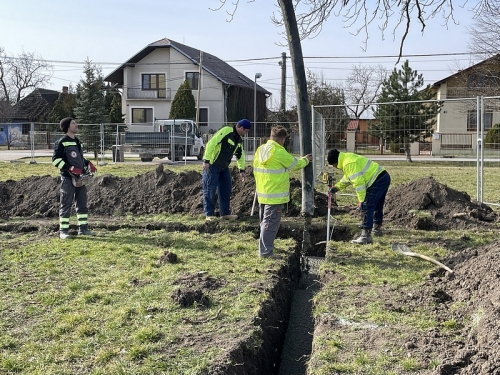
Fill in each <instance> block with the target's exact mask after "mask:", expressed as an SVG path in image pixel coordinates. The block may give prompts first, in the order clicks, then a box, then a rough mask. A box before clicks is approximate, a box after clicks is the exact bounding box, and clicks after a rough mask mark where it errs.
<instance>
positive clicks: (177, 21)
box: [0, 0, 472, 107]
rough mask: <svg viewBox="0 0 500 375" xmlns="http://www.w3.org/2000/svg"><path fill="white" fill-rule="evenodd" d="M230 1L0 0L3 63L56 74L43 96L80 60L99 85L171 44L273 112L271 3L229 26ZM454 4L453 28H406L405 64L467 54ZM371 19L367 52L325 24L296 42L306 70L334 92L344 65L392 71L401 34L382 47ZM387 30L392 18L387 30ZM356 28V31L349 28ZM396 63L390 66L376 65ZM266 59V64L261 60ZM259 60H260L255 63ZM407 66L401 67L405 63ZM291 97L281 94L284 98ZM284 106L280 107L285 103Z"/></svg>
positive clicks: (242, 12) (431, 74)
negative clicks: (24, 63) (165, 41)
mask: <svg viewBox="0 0 500 375" xmlns="http://www.w3.org/2000/svg"><path fill="white" fill-rule="evenodd" d="M231 2H235V1H234V0H228V4H227V5H226V6H225V7H224V8H222V9H221V10H218V11H212V10H210V9H209V8H217V7H219V6H220V2H219V0H164V1H155V0H141V1H139V0H137V1H133V0H85V1H83V0H81V1H67V0H50V1H46V2H45V1H39V0H17V1H12V0H0V46H2V47H3V48H4V49H5V51H6V52H7V53H9V54H14V55H17V54H19V53H21V52H23V51H24V52H36V53H37V54H39V55H40V56H41V57H42V58H44V59H45V60H50V61H51V62H52V64H53V65H54V67H55V70H54V74H53V77H52V79H51V85H50V87H47V88H50V89H54V90H61V88H62V86H68V85H70V84H72V85H73V86H75V85H76V83H78V81H79V80H80V79H81V77H82V76H83V63H84V61H85V60H86V59H87V58H88V59H90V60H92V61H93V62H94V63H98V64H100V65H102V68H103V74H104V76H106V75H107V74H109V73H110V72H112V71H113V70H114V69H115V68H116V67H117V66H118V65H119V64H121V63H123V62H124V61H126V60H128V59H129V58H130V57H132V56H133V55H134V54H136V53H137V52H138V51H140V50H142V49H143V48H144V47H146V46H147V45H148V44H149V43H152V42H154V41H157V40H159V39H162V38H169V39H172V40H175V41H177V42H179V43H183V44H186V45H188V46H191V47H194V48H197V49H200V50H202V51H205V52H207V53H210V54H212V55H215V56H217V57H219V58H220V59H222V60H225V61H227V62H228V63H229V64H231V65H232V66H234V67H235V68H236V69H238V70H239V71H240V72H242V73H243V74H245V75H246V76H247V77H248V78H250V79H251V80H253V79H254V76H255V73H257V72H258V73H262V78H260V79H259V80H258V83H259V84H260V85H261V86H263V87H264V88H266V89H267V90H269V91H271V92H272V93H273V100H272V104H273V105H272V106H273V107H274V106H276V107H277V106H278V102H279V98H280V95H279V90H280V81H281V68H280V66H279V65H278V62H279V61H281V54H282V53H283V52H286V54H287V56H290V53H289V52H288V48H286V47H283V46H280V45H279V44H280V43H283V42H284V39H283V37H282V36H281V35H280V33H282V32H283V31H284V29H283V28H279V27H276V26H275V25H273V23H272V22H271V16H272V14H273V12H275V13H276V11H277V7H276V1H272V0H255V1H253V2H252V1H248V0H240V5H239V8H238V9H237V11H236V13H235V15H234V18H233V19H232V21H231V22H227V20H228V19H229V16H228V14H227V13H226V11H231V10H232V5H231ZM462 3H463V2H462V1H460V2H459V3H454V7H455V23H454V22H453V21H451V20H450V22H449V23H448V26H447V27H445V26H443V24H444V21H443V19H442V18H441V17H440V16H437V17H436V18H434V19H431V20H428V21H427V27H426V29H425V30H424V34H423V35H422V33H421V30H420V26H419V25H418V24H417V23H416V22H415V21H413V28H412V30H411V31H410V34H409V36H408V39H407V42H406V43H405V46H404V50H403V54H404V55H435V54H458V53H467V52H469V51H468V48H467V42H468V40H469V37H468V35H467V33H466V26H470V25H471V22H472V21H471V17H472V13H471V11H470V8H471V7H472V5H471V4H466V5H464V6H461V5H462ZM377 22H379V21H378V20H376V21H375V23H374V24H373V25H372V26H371V27H370V29H369V39H368V44H367V49H366V51H364V50H363V47H364V41H365V37H366V36H365V35H364V34H363V35H359V36H354V35H352V34H353V33H355V30H356V27H351V28H348V27H347V24H345V23H343V22H342V19H341V18H339V17H336V16H335V15H332V16H331V17H330V19H329V20H328V21H327V22H326V23H325V26H324V28H323V30H322V32H321V33H320V34H319V35H318V36H316V37H315V38H314V39H307V40H304V41H303V42H302V49H303V55H304V57H305V63H306V68H308V69H311V70H314V71H316V72H318V73H320V74H322V75H323V77H324V79H325V80H328V82H330V83H332V84H341V83H342V82H343V80H344V79H345V77H346V76H347V75H348V74H349V72H350V71H351V70H352V66H353V65H356V64H359V63H363V64H367V65H378V64H381V65H384V66H386V67H387V68H388V69H390V70H392V69H393V68H394V67H396V68H398V69H399V68H400V66H401V64H402V62H400V63H399V64H397V65H395V63H396V61H397V58H396V57H395V56H397V54H398V53H399V45H400V39H401V33H402V31H403V30H402V29H400V30H399V31H398V32H397V34H396V35H395V36H394V35H393V34H392V29H393V26H394V25H391V26H389V30H387V31H386V33H385V36H384V38H383V37H382V34H381V32H380V31H379V29H378V26H379V25H380V22H379V23H377ZM393 22H395V19H394V21H393ZM357 26H358V27H359V26H360V24H357ZM377 56H394V57H377ZM268 58H269V59H268ZM259 59H260V60H259ZM405 59H406V58H403V61H404V60H405ZM408 59H409V60H410V66H411V67H412V68H413V69H416V70H418V72H419V73H422V74H423V75H424V78H425V81H426V83H433V82H436V81H438V80H440V79H442V78H445V77H447V76H449V75H451V74H453V73H454V72H456V69H457V67H461V68H465V67H468V66H469V65H470V63H471V57H470V56H468V55H449V56H432V57H429V56H427V57H408ZM291 85H292V69H291V65H290V61H289V59H288V63H287V86H288V88H289V91H290V90H291ZM290 95H292V93H290V94H289V96H290ZM287 100H288V99H287Z"/></svg>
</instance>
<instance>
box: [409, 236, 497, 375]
mask: <svg viewBox="0 0 500 375" xmlns="http://www.w3.org/2000/svg"><path fill="white" fill-rule="evenodd" d="M464 241H466V239H464ZM443 262H444V263H446V264H447V265H449V266H450V267H451V268H452V269H453V271H454V272H453V274H449V273H446V274H443V272H442V270H436V271H435V273H434V274H433V275H432V274H431V275H430V277H429V279H428V280H426V281H425V282H424V283H423V284H421V285H418V286H417V287H416V288H414V289H413V290H411V291H405V292H402V293H401V300H400V301H399V303H400V307H401V308H405V309H409V310H418V309H420V308H421V307H422V306H433V312H434V314H435V319H436V321H437V322H440V323H441V324H447V323H449V322H453V323H454V324H455V325H456V327H458V328H459V329H460V330H461V334H456V332H454V333H453V334H451V333H450V335H446V334H443V333H439V332H438V331H436V330H434V329H432V330H428V331H425V330H424V331H420V333H418V334H417V333H416V332H415V334H413V335H409V336H408V342H407V343H406V344H405V346H406V347H407V348H411V350H412V354H413V355H415V356H416V357H420V359H421V360H423V361H424V362H425V361H431V360H436V358H433V356H437V360H438V361H437V362H439V363H440V365H439V367H438V368H437V369H436V372H435V373H436V374H443V375H444V374H446V375H448V374H450V375H451V374H476V375H486V374H498V369H499V367H500V345H499V342H500V341H499V340H500V331H499V330H498V321H499V320H500V281H499V277H498V272H497V265H498V263H499V262H500V242H498V241H496V242H494V243H491V244H488V245H485V246H483V247H481V248H479V249H465V250H461V251H459V252H457V253H455V254H453V255H451V256H449V257H448V258H447V259H445V260H443ZM436 348H439V350H436Z"/></svg>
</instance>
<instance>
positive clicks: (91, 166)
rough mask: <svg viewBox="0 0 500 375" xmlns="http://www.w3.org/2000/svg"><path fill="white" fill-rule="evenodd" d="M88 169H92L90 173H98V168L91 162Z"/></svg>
mask: <svg viewBox="0 0 500 375" xmlns="http://www.w3.org/2000/svg"><path fill="white" fill-rule="evenodd" d="M88 167H89V169H90V173H96V172H97V168H96V167H94V164H92V163H91V162H90V161H89V164H88Z"/></svg>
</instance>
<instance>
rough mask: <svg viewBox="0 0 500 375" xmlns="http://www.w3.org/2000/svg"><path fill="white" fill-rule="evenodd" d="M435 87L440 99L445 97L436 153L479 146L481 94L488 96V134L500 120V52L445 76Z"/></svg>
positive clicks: (485, 106) (486, 121)
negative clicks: (478, 111) (478, 116)
mask: <svg viewBox="0 0 500 375" xmlns="http://www.w3.org/2000/svg"><path fill="white" fill-rule="evenodd" d="M432 89H433V90H434V91H435V93H436V99H438V100H442V101H443V107H442V108H441V111H440V113H439V114H438V115H437V123H436V128H435V134H434V140H433V144H432V150H433V153H434V154H439V153H440V152H441V150H444V149H471V150H475V149H476V145H477V126H478V121H477V108H478V105H477V98H478V97H486V99H484V100H483V103H484V112H483V121H484V130H485V134H486V132H487V131H488V130H489V129H491V127H492V126H493V125H494V124H497V123H500V111H499V104H500V96H498V95H500V55H495V56H493V57H491V58H489V59H486V60H483V61H481V62H479V63H477V64H475V65H472V66H470V67H469V68H467V69H464V70H460V71H458V72H457V73H455V74H452V75H451V76H448V77H446V78H443V79H442V80H440V81H437V82H436V83H434V84H433V85H432Z"/></svg>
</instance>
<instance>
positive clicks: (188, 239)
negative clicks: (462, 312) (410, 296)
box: [0, 162, 500, 375]
mask: <svg viewBox="0 0 500 375" xmlns="http://www.w3.org/2000/svg"><path fill="white" fill-rule="evenodd" d="M384 165H385V166H386V168H387V170H388V171H389V173H390V174H391V178H392V186H394V185H397V184H401V183H407V182H410V181H412V180H415V179H418V178H423V177H428V176H433V177H434V178H435V179H436V180H437V181H439V182H440V183H443V184H446V185H448V186H449V187H451V188H453V189H456V190H459V191H465V192H467V193H468V194H469V195H470V196H471V197H475V192H476V185H475V176H476V170H475V165H470V163H469V164H453V163H436V164H423V163H411V164H410V163H405V162H387V163H384ZM98 168H99V174H114V175H116V176H119V177H132V176H135V175H137V174H140V173H145V172H147V171H151V170H154V168H156V166H154V165H141V164H116V165H115V164H107V165H104V166H99V167H98ZM169 168H172V169H173V170H178V171H181V170H185V169H193V170H199V166H195V165H193V166H188V167H187V168H185V167H184V166H175V167H174V166H169ZM32 175H35V176H36V175H39V176H42V175H51V176H54V177H55V176H57V175H58V171H57V170H56V168H54V167H53V166H52V165H51V164H49V163H38V164H29V163H0V181H6V180H9V179H13V180H19V179H22V178H25V177H29V176H32ZM300 176H301V172H294V173H293V174H292V177H295V178H300ZM335 176H336V179H337V180H338V179H340V173H339V172H338V171H336V172H335ZM485 179H486V181H487V183H486V184H485V187H486V189H485V199H486V200H489V201H492V202H494V201H498V199H499V197H498V194H497V189H496V188H493V187H496V186H499V185H500V167H497V166H495V165H489V166H487V168H486V169H485ZM317 189H318V190H319V191H323V192H324V191H326V185H323V184H318V185H317ZM351 193H352V191H351ZM355 202H356V199H355V198H354V197H352V196H342V195H339V196H338V204H339V205H341V206H342V205H352V204H355ZM419 214H422V215H425V212H422V213H419ZM336 219H338V224H337V225H342V226H345V227H348V228H350V229H351V230H353V231H354V230H356V229H357V225H358V221H359V218H358V217H355V216H352V215H349V214H345V215H338V216H337V217H336ZM21 220H22V219H21ZM192 220H193V218H191V217H189V218H186V217H183V216H181V215H157V216H154V217H132V216H130V217H127V218H126V219H125V221H126V222H128V221H130V222H131V223H137V222H151V221H161V222H170V221H177V222H183V221H186V223H187V222H192ZM195 220H198V218H195ZM199 220H200V221H201V220H202V218H199ZM318 222H324V218H320V219H318ZM124 227H126V225H124ZM131 227H134V228H137V225H131ZM389 229H390V234H389V235H387V236H385V237H382V239H377V241H375V243H374V244H373V245H367V246H362V247H360V246H357V245H353V244H350V243H346V242H342V241H334V242H332V243H331V244H330V247H331V249H332V251H331V252H330V253H329V255H328V257H327V261H326V262H324V263H323V266H322V269H321V273H322V275H328V274H335V275H337V276H339V277H336V278H335V279H333V280H330V281H329V282H327V283H325V284H324V285H323V287H322V289H321V291H320V292H319V293H318V294H317V295H316V296H315V298H314V304H315V309H314V317H315V318H316V319H317V321H318V322H321V321H325V320H326V321H328V320H330V321H331V320H332V319H337V318H338V319H342V321H343V322H346V324H350V325H351V326H350V327H351V328H350V329H345V330H331V329H325V330H323V331H320V332H318V334H317V335H315V337H314V342H313V345H314V353H313V355H312V356H311V358H310V362H309V363H310V369H309V371H310V374H311V375H313V374H314V375H326V374H332V373H342V374H361V373H363V374H370V375H396V374H402V373H418V372H419V371H422V370H433V369H435V368H436V367H437V366H439V363H438V361H437V360H433V361H431V362H430V363H429V364H428V365H427V367H426V368H425V367H423V365H422V364H421V363H418V362H417V361H415V359H413V358H408V357H407V356H406V353H405V351H404V350H401V349H400V348H399V347H394V345H393V344H386V346H384V347H382V348H378V347H377V348H375V349H373V348H372V349H370V348H367V347H366V346H365V345H364V344H365V343H363V342H359V341H356V340H359V335H358V336H357V331H358V330H360V329H361V330H362V329H364V328H363V327H364V326H366V325H367V326H369V327H372V326H374V327H379V328H377V329H383V330H384V334H387V335H389V336H390V337H394V341H396V340H400V339H401V337H399V336H398V335H397V328H398V327H411V328H412V329H414V330H415V331H416V332H418V331H422V330H427V329H439V330H440V331H441V332H443V334H449V335H453V334H454V333H456V331H457V329H459V328H460V327H461V326H462V325H463V324H464V322H461V321H457V320H451V319H450V320H446V321H444V322H441V323H440V322H437V321H436V320H435V319H434V318H433V317H432V315H431V314H429V312H428V311H427V310H426V309H425V308H424V307H422V308H416V309H411V310H410V309H406V308H402V309H401V310H397V309H396V310H391V309H387V304H391V303H395V300H394V298H396V296H397V293H399V292H404V291H406V290H409V289H411V287H413V286H415V285H419V284H420V283H422V282H423V281H424V280H425V278H426V277H427V276H428V275H429V273H430V272H431V271H432V270H435V268H436V266H435V265H433V264H431V263H429V262H425V261H423V260H420V259H415V258H411V257H406V256H403V255H401V254H398V253H395V252H393V251H392V250H390V244H391V243H393V242H403V243H410V244H411V245H412V250H413V251H416V252H419V253H421V254H424V255H428V256H431V257H434V258H439V257H442V256H445V255H447V254H450V253H452V252H453V251H454V247H455V246H454V245H460V246H463V243H464V242H465V243H466V245H467V247H470V248H478V247H481V246H483V245H485V244H487V243H490V242H491V241H493V240H495V239H497V238H498V231H483V232H471V231H446V232H430V231H414V230H411V231H408V230H401V229H399V228H396V227H389ZM99 234H100V236H99V237H96V238H91V239H85V238H84V239H80V238H77V239H74V240H72V241H68V242H61V241H60V240H59V239H57V238H54V237H53V236H52V235H51V234H50V233H45V232H43V231H42V232H41V233H36V234H29V233H28V234H17V233H16V234H15V235H13V234H10V233H8V232H0V286H1V287H2V293H1V294H0V373H6V374H21V373H22V374H30V375H31V374H37V375H38V374H39V375H42V374H44V375H45V374H202V373H204V372H206V371H208V369H209V368H210V366H211V365H212V364H213V363H214V361H215V362H216V361H217V359H218V358H220V355H221V353H222V352H223V351H224V350H225V348H224V347H223V346H222V345H217V343H216V342H223V341H229V340H237V339H238V338H241V339H246V340H247V342H250V343H253V344H252V345H254V346H258V345H259V344H260V340H261V336H260V332H259V331H258V329H257V328H256V327H254V325H253V324H251V322H252V321H253V319H254V318H255V316H256V315H257V312H258V309H259V306H260V304H261V303H262V301H264V300H265V299H266V298H269V297H270V296H269V292H268V290H267V289H266V285H267V283H268V281H269V279H268V278H269V277H271V276H272V275H273V274H275V273H276V272H277V269H278V268H279V267H280V264H279V263H276V262H275V261H268V260H266V261H261V260H260V259H259V258H258V257H257V256H256V251H257V250H256V249H257V241H256V239H255V238H253V235H252V233H250V232H248V233H246V232H245V228H244V227H241V228H239V230H238V232H235V231H222V232H221V233H217V234H215V235H213V234H204V233H198V232H196V231H191V232H186V233H180V232H167V231H165V230H154V231H147V230H144V229H132V228H127V229H120V230H117V231H113V232H111V231H110V232H108V231H105V230H102V231H101V233H99ZM430 244H432V246H431V245H430ZM276 245H277V247H278V248H283V249H289V248H292V247H293V246H294V243H293V241H292V240H278V241H277V244H276ZM460 248H461V247H460ZM165 251H171V252H174V253H176V254H177V255H178V256H179V262H178V263H176V264H164V263H162V262H161V261H160V259H161V256H162V255H163V254H164V252H165ZM199 274H201V275H207V276H210V277H211V278H213V279H214V280H217V281H218V282H219V284H220V287H219V288H216V289H211V290H208V291H207V296H208V300H209V301H210V304H209V306H208V307H204V306H201V305H196V304H195V305H194V306H192V307H188V308H182V307H180V306H179V305H177V304H176V303H174V301H173V300H172V299H171V295H172V293H174V292H175V291H176V290H177V289H178V288H180V287H181V285H180V284H179V283H180V282H182V280H184V282H185V281H186V280H187V278H188V277H194V276H193V275H199ZM391 291H395V292H396V293H391ZM360 301H366V303H364V304H360ZM453 308H457V309H459V308H460V306H453ZM219 311H220V313H218V312H219ZM481 315H482V312H481V311H477V312H476V313H475V314H474V315H473V316H470V317H464V321H466V320H467V319H468V320H469V321H470V322H472V323H474V322H477V321H478V319H479V317H480V316H481ZM196 321H204V322H205V323H203V324H191V323H189V322H196ZM249 327H251V329H250V330H249ZM215 336H217V337H218V339H217V340H216V342H214V341H213V340H214V337H215ZM211 340H212V341H211ZM219 340H220V341H219ZM207 342H208V343H210V344H207Z"/></svg>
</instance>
